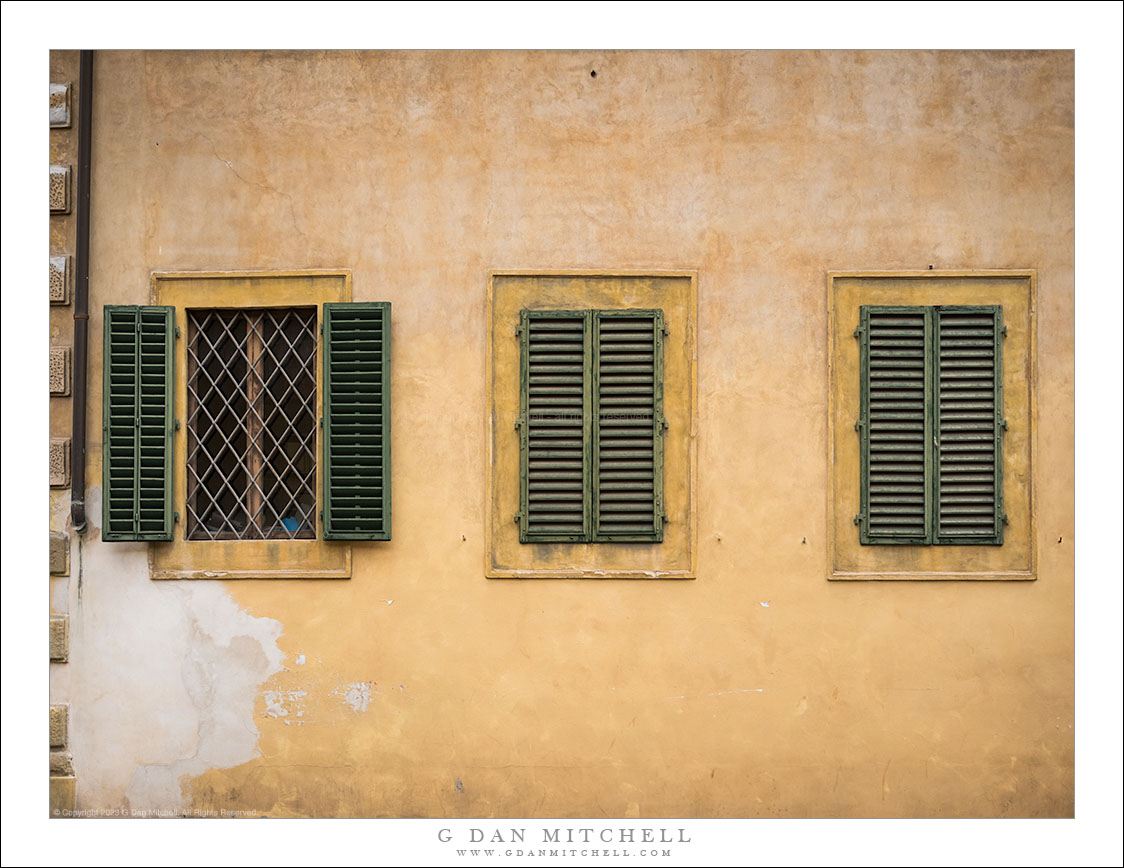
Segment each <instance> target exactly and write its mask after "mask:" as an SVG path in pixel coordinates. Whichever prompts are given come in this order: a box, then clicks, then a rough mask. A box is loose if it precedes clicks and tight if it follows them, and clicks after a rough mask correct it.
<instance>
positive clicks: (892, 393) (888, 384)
mask: <svg viewBox="0 0 1124 868" xmlns="http://www.w3.org/2000/svg"><path fill="white" fill-rule="evenodd" d="M861 320H862V322H861V325H860V329H859V338H860V341H861V345H862V352H861V368H862V371H861V377H862V411H861V412H862V415H861V418H860V422H859V431H860V435H861V437H860V444H861V447H860V448H861V449H862V497H861V499H862V515H861V516H860V518H859V522H860V526H861V533H860V537H861V541H862V542H863V543H867V544H870V543H903V544H914V545H916V544H925V543H929V542H931V538H930V532H929V528H930V525H931V506H930V497H929V494H928V485H927V480H928V478H929V477H928V466H929V457H928V456H929V448H928V443H929V442H930V441H931V439H932V437H931V426H932V423H931V419H930V415H929V413H928V412H927V407H928V395H929V394H930V391H931V385H930V378H931V375H930V373H929V366H928V363H927V359H928V352H927V350H928V347H929V339H928V335H929V331H930V325H929V314H928V311H927V309H926V308H923V307H863V308H862V309H861Z"/></svg>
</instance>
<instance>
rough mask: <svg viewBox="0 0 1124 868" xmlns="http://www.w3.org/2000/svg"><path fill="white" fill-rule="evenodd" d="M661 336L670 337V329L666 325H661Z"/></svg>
mask: <svg viewBox="0 0 1124 868" xmlns="http://www.w3.org/2000/svg"><path fill="white" fill-rule="evenodd" d="M663 336H664V337H665V338H668V337H671V329H669V328H668V327H667V326H664V327H663Z"/></svg>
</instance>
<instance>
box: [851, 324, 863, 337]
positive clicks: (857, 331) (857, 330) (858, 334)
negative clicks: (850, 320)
mask: <svg viewBox="0 0 1124 868" xmlns="http://www.w3.org/2000/svg"><path fill="white" fill-rule="evenodd" d="M853 334H854V337H855V338H856V339H858V338H861V337H862V336H863V327H862V326H861V325H860V326H855V331H854V332H853Z"/></svg>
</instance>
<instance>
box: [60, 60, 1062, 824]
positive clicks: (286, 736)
mask: <svg viewBox="0 0 1124 868" xmlns="http://www.w3.org/2000/svg"><path fill="white" fill-rule="evenodd" d="M591 70H596V72H597V76H596V77H591V75H590V72H591ZM95 88H96V90H95V93H96V96H95V100H96V112H97V127H96V130H95V136H94V139H95V144H94V163H95V175H94V198H93V203H94V204H93V224H94V232H93V269H94V270H93V274H92V277H91V286H92V293H93V297H92V299H91V334H92V335H93V336H94V338H93V340H92V354H93V357H92V359H91V371H92V372H97V371H100V339H99V338H98V336H100V334H101V306H102V305H103V304H105V303H118V304H120V303H143V302H145V301H147V299H148V288H149V276H150V273H151V272H152V271H172V270H175V271H180V270H232V269H264V268H269V269H302V268H336V267H342V268H348V269H351V270H352V274H353V287H354V297H355V299H356V300H388V301H391V302H393V306H394V307H393V311H394V313H393V316H394V320H393V329H394V347H395V349H394V359H393V368H392V371H393V391H394V430H393V437H394V442H393V456H394V465H393V473H394V480H395V482H394V540H393V541H392V542H390V543H385V544H384V543H379V544H365V545H356V546H355V547H354V562H353V569H354V572H353V578H351V579H350V580H346V581H311V580H309V581H243V582H225V583H223V582H207V581H196V582H165V583H156V582H152V581H150V580H149V579H148V578H147V563H146V560H145V552H144V548H143V546H133V545H123V544H103V543H101V542H100V541H99V540H98V538H97V530H96V528H95V529H94V530H92V531H91V533H90V535H89V539H88V540H87V541H86V542H85V543H84V544H83V552H82V555H81V556H82V559H83V561H82V563H83V573H82V576H83V578H82V581H81V582H72V583H71V586H70V587H71V599H70V611H71V621H72V623H71V647H72V656H73V660H74V662H73V663H71V664H70V667H71V670H70V672H69V679H70V683H69V701H70V702H71V704H72V718H71V738H72V741H73V743H74V752H75V766H76V773H77V779H78V796H77V798H78V805H79V807H85V808H92V807H114V806H117V805H121V804H125V803H126V801H127V803H128V804H129V805H130V806H131V808H132V809H133V810H146V809H155V808H162V807H166V806H175V807H178V808H181V809H190V808H197V809H212V808H219V807H225V808H230V809H237V810H248V809H256V810H258V811H260V812H264V813H269V814H270V815H272V816H281V815H318V816H332V815H405V816H412V815H423V816H440V815H466V816H478V815H499V816H503V815H539V816H543V815H563V816H601V815H606V816H661V815H662V816H667V815H698V816H834V815H844V816H902V815H906V816H910V815H913V816H1007V815H1012V816H1040V815H1052V816H1064V815H1070V814H1071V813H1072V811H1073V628H1072V623H1073V514H1074V513H1073V474H1072V465H1073V462H1072V459H1073V210H1072V204H1073V58H1072V54H1069V53H1029V54H1027V53H978V54H977V53H959V52H926V53H902V52H870V53H855V52H838V53H784V52H755V53H696V52H654V53H653V52H637V53H607V52H561V53H524V52H478V53H451V54H446V53H432V52H428V53H405V52H388V53H352V52H346V53H343V52H341V53H321V52H295V53H286V52H265V53H230V52H213V53H183V52H149V53H145V52H99V54H98V56H97V61H96V72H95ZM929 265H933V266H934V267H935V268H1005V267H1006V268H1034V269H1037V273H1038V291H1039V308H1038V311H1037V316H1038V329H1039V340H1038V349H1039V353H1038V366H1039V370H1038V373H1039V392H1038V407H1039V417H1038V418H1039V420H1040V428H1039V430H1038V432H1037V436H1038V446H1039V450H1040V452H1039V455H1040V459H1041V460H1040V462H1039V467H1041V468H1044V470H1042V471H1041V473H1040V475H1039V476H1038V477H1037V478H1036V485H1037V491H1038V502H1037V520H1038V533H1039V536H1038V540H1037V541H1036V544H1037V546H1038V553H1039V557H1038V575H1039V577H1038V580H1037V581H1035V582H1005V583H987V582H976V583H966V582H965V583H959V582H927V583H865V582H856V583H846V584H841V583H832V582H829V581H828V579H827V576H828V572H829V569H830V567H829V563H828V549H827V539H826V536H827V533H828V527H827V520H826V505H825V498H826V497H827V496H828V492H829V490H830V479H829V472H828V467H827V460H826V455H827V330H828V322H827V304H826V290H825V274H826V272H827V271H829V270H851V269H856V270H857V269H913V268H926V267H928V266H929ZM515 268H542V269H544V270H550V269H559V268H589V269H685V268H687V269H697V271H698V295H699V310H698V335H699V353H698V397H699V428H698V431H699V434H698V469H699V480H698V492H699V510H698V523H699V526H698V539H699V551H698V579H697V580H695V581H678V582H673V581H665V582H660V581H642V582H629V581H609V582H584V581H560V580H555V581H514V580H513V581H506V580H486V579H485V578H484V577H483V569H482V565H483V562H484V552H485V540H484V514H485V511H486V509H487V504H485V502H484V491H485V479H486V474H487V472H488V465H487V457H486V456H487V451H486V445H485V444H486V439H485V438H486V419H485V414H486V407H487V406H488V400H489V399H488V395H487V394H486V393H485V380H484V369H485V365H484V352H485V337H484V336H485V313H486V312H485V291H486V285H487V272H488V270H489V269H515ZM100 409H101V388H100V383H99V382H98V375H97V374H96V373H93V374H92V381H91V402H90V431H91V444H90V447H91V466H90V469H89V473H88V478H89V479H90V480H91V481H96V480H98V479H100V472H101V468H100V444H99V442H98V439H99V433H98V432H100V430H101V426H100ZM97 515H98V512H97V510H96V509H95V510H94V511H93V517H94V523H95V524H97ZM79 589H81V590H79Z"/></svg>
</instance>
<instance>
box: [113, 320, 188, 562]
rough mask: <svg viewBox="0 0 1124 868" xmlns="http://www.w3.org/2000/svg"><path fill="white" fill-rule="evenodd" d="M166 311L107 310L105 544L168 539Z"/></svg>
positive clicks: (169, 360)
mask: <svg viewBox="0 0 1124 868" xmlns="http://www.w3.org/2000/svg"><path fill="white" fill-rule="evenodd" d="M172 323H173V310H172V308H170V307H155V306H143V307H142V306H118V305H108V306H106V308H105V343H104V346H103V356H104V369H105V370H104V377H103V388H104V390H105V398H104V424H103V431H102V434H103V456H102V465H103V483H102V485H103V494H102V500H103V512H104V515H103V519H102V524H103V527H102V538H103V539H105V540H107V541H110V542H115V541H143V540H150V541H167V540H170V539H171V538H172V483H171V454H172V369H173V354H172V343H173V336H172V329H173V325H172Z"/></svg>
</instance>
